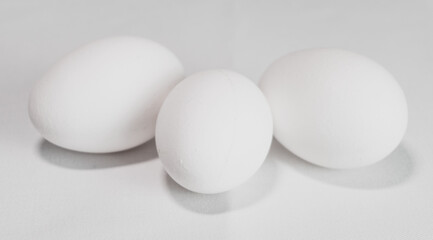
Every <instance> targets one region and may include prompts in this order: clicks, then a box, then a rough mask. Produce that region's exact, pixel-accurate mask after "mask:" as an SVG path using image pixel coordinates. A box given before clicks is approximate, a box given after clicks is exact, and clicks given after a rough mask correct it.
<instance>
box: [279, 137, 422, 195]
mask: <svg viewBox="0 0 433 240" xmlns="http://www.w3.org/2000/svg"><path fill="white" fill-rule="evenodd" d="M271 153H272V158H276V159H278V160H279V161H280V162H282V163H284V165H286V166H287V167H289V168H291V169H293V170H295V171H297V172H300V173H302V174H303V175H305V176H308V177H311V178H313V179H316V180H318V181H321V182H324V183H328V184H332V185H337V186H342V187H347V188H355V189H380V188H388V187H391V186H395V185H398V184H401V183H403V182H404V181H406V180H407V179H408V178H409V176H410V175H411V174H412V172H413V169H414V161H413V159H412V158H411V156H410V154H409V153H408V151H407V149H406V147H405V146H404V144H400V146H398V147H397V148H396V149H395V150H394V151H393V152H392V153H391V154H390V155H388V156H387V157H386V158H385V159H383V160H381V161H379V162H377V163H375V164H373V165H369V166H365V167H361V168H354V169H344V170H336V169H328V168H324V167H321V166H318V165H314V164H311V163H309V162H307V161H304V160H302V159H300V158H299V157H297V156H295V155H294V154H293V153H291V152H290V151H289V150H287V149H286V148H284V147H283V146H282V145H281V144H280V143H279V142H278V141H277V140H276V139H274V141H273V143H272V147H271Z"/></svg>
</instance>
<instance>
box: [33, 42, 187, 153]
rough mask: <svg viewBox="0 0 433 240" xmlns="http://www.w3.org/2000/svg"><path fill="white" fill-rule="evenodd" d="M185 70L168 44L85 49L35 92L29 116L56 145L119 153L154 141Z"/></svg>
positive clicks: (65, 60)
mask: <svg viewBox="0 0 433 240" xmlns="http://www.w3.org/2000/svg"><path fill="white" fill-rule="evenodd" d="M182 78H183V67H182V64H181V63H180V62H179V60H178V59H177V57H176V56H175V55H174V54H173V53H172V52H171V51H170V50H168V49H167V48H165V47H164V46H162V45H160V44H158V43H156V42H153V41H151V40H147V39H143V38H138V37H128V36H121V37H112V38H106V39H102V40H98V41H95V42H92V43H89V44H87V45H84V46H82V47H80V48H78V49H77V50H75V51H73V52H72V53H70V54H69V55H67V56H66V57H64V58H63V59H62V60H61V61H59V62H58V63H57V64H55V65H54V66H53V67H52V68H51V70H49V71H48V73H47V74H46V75H45V76H44V77H43V78H42V79H41V80H39V81H38V82H37V83H36V84H35V86H34V88H33V89H32V91H31V94H30V99H29V115H30V119H31V120H32V122H33V124H34V126H35V127H36V129H37V130H38V131H39V132H40V134H41V135H42V136H43V137H44V138H45V139H46V140H48V141H50V142H51V143H53V144H55V145H58V146H61V147H63V148H67V149H71V150H76V151H82V152H92V153H105V152H115V151H121V150H125V149H129V148H132V147H135V146H137V145H140V144H142V143H144V142H146V141H147V140H149V139H151V138H153V137H154V134H155V124H156V117H157V114H158V111H159V109H160V106H161V104H162V102H163V100H164V98H165V96H166V95H167V94H168V92H169V91H170V90H171V89H172V88H173V87H174V86H175V85H176V84H177V83H178V82H179V81H180V80H181V79H182Z"/></svg>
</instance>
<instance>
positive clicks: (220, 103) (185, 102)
mask: <svg viewBox="0 0 433 240" xmlns="http://www.w3.org/2000/svg"><path fill="white" fill-rule="evenodd" d="M272 130H273V128H272V114H271V109H270V108H269V105H268V102H267V100H266V98H265V96H264V95H263V93H262V92H261V91H260V89H259V88H258V87H257V86H256V84H255V83H254V82H252V81H251V80H250V79H248V78H246V77H245V76H242V75H241V74H239V73H236V72H233V71H230V70H224V69H217V70H207V71H201V72H198V73H194V74H192V75H190V76H188V77H187V78H185V79H184V80H182V82H181V83H179V84H178V85H177V86H176V87H175V88H174V89H173V90H172V91H171V92H170V93H169V94H168V96H167V98H166V99H165V101H164V104H163V105H162V107H161V111H160V112H159V114H158V120H157V122H156V131H155V142H156V148H157V150H158V156H159V159H160V160H161V162H162V164H163V165H164V169H165V170H166V171H167V173H168V175H170V176H171V177H172V178H173V179H174V180H175V181H176V182H177V183H179V184H180V185H182V186H184V187H186V188H187V189H189V190H191V191H194V192H199V193H221V192H225V191H228V190H231V189H233V188H235V187H237V186H239V185H241V184H242V183H244V182H246V181H247V180H248V179H249V178H250V177H251V176H253V175H254V173H256V172H257V170H258V169H259V168H260V166H261V165H262V164H263V162H264V160H265V159H266V156H267V154H268V152H269V148H270V146H271V142H272V135H273V131H272Z"/></svg>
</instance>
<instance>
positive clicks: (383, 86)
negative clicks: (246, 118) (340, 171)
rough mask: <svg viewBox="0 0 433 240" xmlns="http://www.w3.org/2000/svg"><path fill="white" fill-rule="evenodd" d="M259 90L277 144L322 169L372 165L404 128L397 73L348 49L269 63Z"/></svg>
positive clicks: (404, 112)
mask: <svg viewBox="0 0 433 240" xmlns="http://www.w3.org/2000/svg"><path fill="white" fill-rule="evenodd" d="M260 87H261V89H262V90H263V92H264V94H265V95H266V97H267V99H268V101H269V104H270V106H271V109H272V113H273V117H274V135H275V137H276V138H277V139H278V141H279V142H280V143H281V144H282V145H284V146H285V147H286V148H287V149H289V150H290V151H291V152H293V153H294V154H295V155H297V156H299V157H300V158H303V159H305V160H307V161H309V162H311V163H314V164H317V165H320V166H324V167H329V168H355V167H361V166H365V165H369V164H373V163H375V162H377V161H379V160H381V159H383V158H384V157H386V156H387V155H388V154H390V153H391V152H392V151H393V150H394V149H395V148H396V147H397V145H398V144H399V143H400V141H401V140H402V138H403V135H404V133H405V130H406V125H407V117H408V116H407V115H408V113H407V104H406V99H405V96H404V94H403V91H402V89H401V88H400V86H399V85H398V83H397V82H396V81H395V80H394V78H393V76H391V74H390V73H388V72H387V71H386V70H385V69H384V68H383V67H381V66H380V65H379V64H377V63H375V62H374V61H372V60H370V59H368V58H366V57H364V56H361V55H358V54H355V53H352V52H349V51H345V50H339V49H310V50H304V51H298V52H294V53H291V54H288V55H286V56H285V57H283V58H281V59H279V60H277V61H276V62H275V63H273V64H272V65H271V66H270V67H269V68H268V70H267V71H266V72H265V74H264V76H263V78H262V80H261V82H260Z"/></svg>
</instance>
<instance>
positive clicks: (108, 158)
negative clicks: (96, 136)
mask: <svg viewBox="0 0 433 240" xmlns="http://www.w3.org/2000/svg"><path fill="white" fill-rule="evenodd" d="M38 152H39V155H40V156H41V157H42V159H43V160H45V161H47V162H48V163H50V164H53V165H56V166H58V167H63V168H69V169H81V170H86V169H104V168H113V167H120V166H125V165H131V164H137V163H141V162H145V161H149V160H152V159H155V158H157V157H158V154H157V151H156V146H155V140H154V139H152V140H150V141H148V142H146V143H144V144H142V145H140V146H137V147H135V148H132V149H129V150H125V151H121V152H115V153H102V154H99V153H83V152H77V151H72V150H68V149H64V148H61V147H58V146H56V145H54V144H52V143H50V142H48V141H47V140H41V141H40V142H39V145H38Z"/></svg>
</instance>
